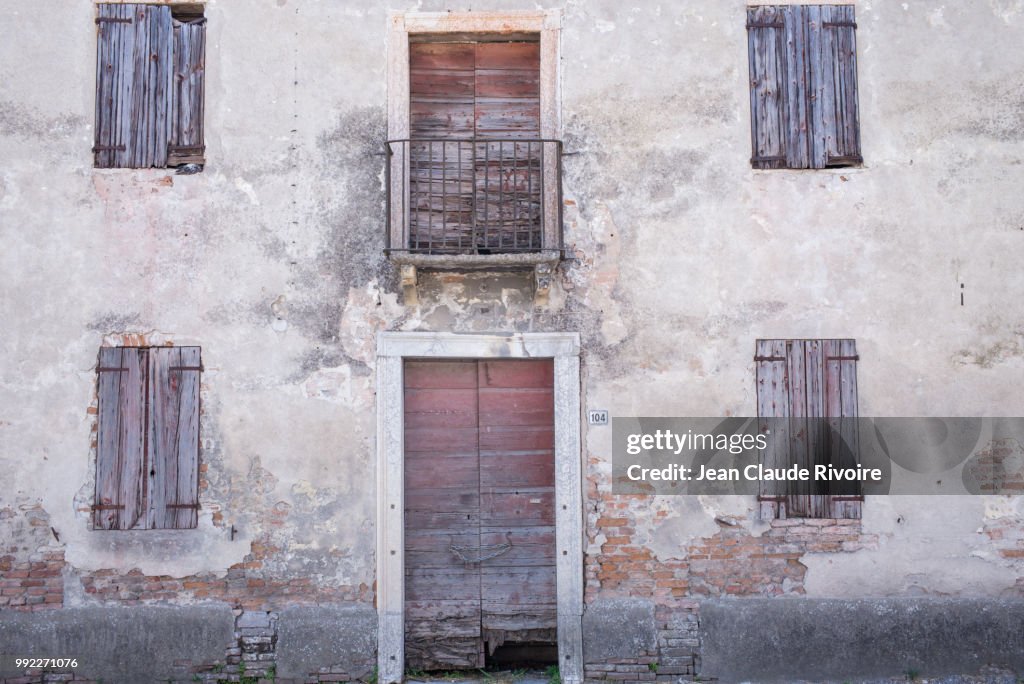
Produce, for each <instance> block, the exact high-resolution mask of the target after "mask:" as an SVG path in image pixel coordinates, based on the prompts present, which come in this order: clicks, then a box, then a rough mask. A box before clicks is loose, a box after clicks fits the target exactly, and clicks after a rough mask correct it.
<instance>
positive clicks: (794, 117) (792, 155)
mask: <svg viewBox="0 0 1024 684" xmlns="http://www.w3.org/2000/svg"><path fill="white" fill-rule="evenodd" d="M783 17H784V24H785V33H786V45H785V47H786V52H785V65H786V74H785V76H786V77H785V80H784V84H785V86H786V93H785V97H784V99H783V103H784V107H785V114H786V127H785V130H786V156H787V157H788V160H787V165H788V166H789V167H790V168H798V169H805V168H808V166H809V165H810V161H809V156H808V155H809V152H808V144H809V140H808V135H809V133H810V125H809V113H808V109H807V87H808V84H807V78H808V73H807V23H806V21H805V10H804V6H803V5H790V6H788V7H785V8H784V9H783Z"/></svg>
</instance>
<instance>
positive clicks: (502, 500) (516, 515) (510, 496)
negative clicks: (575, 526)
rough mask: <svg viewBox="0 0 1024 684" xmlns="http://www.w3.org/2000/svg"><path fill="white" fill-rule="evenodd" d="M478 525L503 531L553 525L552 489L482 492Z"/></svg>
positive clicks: (527, 488) (486, 490)
mask: <svg viewBox="0 0 1024 684" xmlns="http://www.w3.org/2000/svg"><path fill="white" fill-rule="evenodd" d="M480 523H481V525H485V526H505V527H518V526H530V525H542V526H547V525H554V524H555V490H554V487H519V488H498V487H493V488H488V489H485V490H483V491H481V492H480Z"/></svg>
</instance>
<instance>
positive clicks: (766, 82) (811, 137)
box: [747, 5, 863, 169]
mask: <svg viewBox="0 0 1024 684" xmlns="http://www.w3.org/2000/svg"><path fill="white" fill-rule="evenodd" d="M747 31H748V36H747V41H748V60H749V71H750V115H751V129H750V130H751V145H752V150H753V152H752V155H751V164H752V165H753V167H754V168H758V169H775V168H793V169H806V168H815V169H820V168H825V167H829V166H849V165H853V164H860V163H862V161H863V159H862V157H861V151H860V121H859V114H858V105H857V46H856V39H855V31H856V23H855V22H854V8H853V6H852V5H780V6H759V7H750V8H748V9H747Z"/></svg>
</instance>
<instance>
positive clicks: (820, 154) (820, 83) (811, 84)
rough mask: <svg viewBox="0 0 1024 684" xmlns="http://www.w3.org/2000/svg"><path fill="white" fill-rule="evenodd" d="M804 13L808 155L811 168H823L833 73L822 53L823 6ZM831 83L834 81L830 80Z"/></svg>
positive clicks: (805, 9) (816, 6)
mask: <svg viewBox="0 0 1024 684" xmlns="http://www.w3.org/2000/svg"><path fill="white" fill-rule="evenodd" d="M804 11H805V17H806V19H805V24H806V27H807V69H808V74H809V77H808V88H807V98H808V105H807V106H808V112H809V114H810V130H811V133H810V136H809V137H808V141H809V147H808V155H809V161H810V168H814V169H822V168H825V166H826V150H827V146H826V132H827V131H828V124H827V123H826V122H827V121H828V120H829V119H830V117H829V116H828V115H827V114H826V111H825V109H826V106H827V103H826V96H827V95H826V91H827V90H828V88H827V87H826V83H825V79H826V77H827V76H829V74H830V72H829V71H828V70H827V69H826V68H825V63H826V62H827V61H830V60H829V59H828V58H827V57H826V56H825V55H824V53H823V50H824V47H825V46H824V45H823V43H822V39H823V34H824V33H826V32H825V31H824V30H823V29H822V26H821V6H820V5H807V6H806V7H805V8H804ZM830 80H831V79H830Z"/></svg>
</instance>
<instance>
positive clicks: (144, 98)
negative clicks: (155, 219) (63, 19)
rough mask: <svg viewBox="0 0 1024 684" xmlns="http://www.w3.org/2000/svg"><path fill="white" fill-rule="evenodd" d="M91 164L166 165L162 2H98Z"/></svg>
mask: <svg viewBox="0 0 1024 684" xmlns="http://www.w3.org/2000/svg"><path fill="white" fill-rule="evenodd" d="M98 12H99V16H98V17H97V19H96V21H97V24H98V28H97V30H98V47H97V59H96V88H97V95H96V139H95V140H96V142H95V147H94V148H93V152H94V154H95V160H94V161H95V165H96V166H98V167H104V168H145V167H150V166H166V165H167V140H168V138H169V134H168V130H169V122H168V102H169V101H170V94H171V69H172V29H171V10H170V8H169V7H167V6H166V5H135V4H124V5H116V4H102V5H99V6H98Z"/></svg>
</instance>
